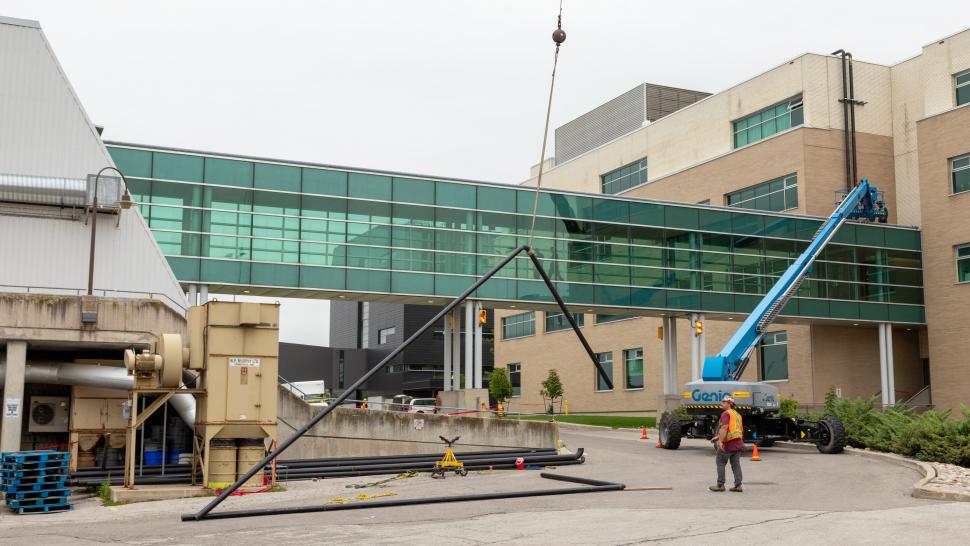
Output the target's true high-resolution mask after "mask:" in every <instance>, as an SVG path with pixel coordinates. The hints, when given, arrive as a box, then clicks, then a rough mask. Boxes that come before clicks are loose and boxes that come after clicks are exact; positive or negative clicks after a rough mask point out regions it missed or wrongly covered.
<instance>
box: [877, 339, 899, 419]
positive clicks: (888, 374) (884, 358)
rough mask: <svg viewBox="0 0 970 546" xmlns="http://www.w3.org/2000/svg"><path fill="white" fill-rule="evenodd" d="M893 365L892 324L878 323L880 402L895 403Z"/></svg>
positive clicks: (886, 404) (889, 404)
mask: <svg viewBox="0 0 970 546" xmlns="http://www.w3.org/2000/svg"><path fill="white" fill-rule="evenodd" d="M894 375H895V367H894V365H893V327H892V324H889V323H882V324H880V325H879V379H880V383H881V385H882V404H883V405H884V406H891V405H893V404H895V403H896V380H895V378H894V377H893V376H894Z"/></svg>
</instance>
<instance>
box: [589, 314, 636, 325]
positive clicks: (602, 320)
mask: <svg viewBox="0 0 970 546" xmlns="http://www.w3.org/2000/svg"><path fill="white" fill-rule="evenodd" d="M628 318H632V317H628V316H626V315H596V324H606V323H607V322H616V321H618V320H626V319H628Z"/></svg>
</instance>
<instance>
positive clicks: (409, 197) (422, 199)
mask: <svg viewBox="0 0 970 546" xmlns="http://www.w3.org/2000/svg"><path fill="white" fill-rule="evenodd" d="M393 184H394V191H393V195H394V201H396V202H398V203H421V204H425V205H433V204H434V182H432V181H430V180H417V179H414V178H395V179H394V180H393ZM428 210H430V211H432V214H433V211H434V209H432V208H429V209H428Z"/></svg>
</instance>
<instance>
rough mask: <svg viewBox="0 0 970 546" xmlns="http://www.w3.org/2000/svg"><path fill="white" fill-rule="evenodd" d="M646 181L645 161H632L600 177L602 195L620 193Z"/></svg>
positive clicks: (644, 159)
mask: <svg viewBox="0 0 970 546" xmlns="http://www.w3.org/2000/svg"><path fill="white" fill-rule="evenodd" d="M646 181H647V159H646V158H643V159H641V160H640V161H634V162H633V163H630V164H629V165H624V166H622V167H620V168H619V169H616V170H615V171H610V172H608V173H606V174H604V175H603V176H602V182H601V184H602V190H603V193H611V194H612V193H620V192H622V191H625V190H628V189H630V188H632V187H633V186H639V185H640V184H643V183H644V182H646Z"/></svg>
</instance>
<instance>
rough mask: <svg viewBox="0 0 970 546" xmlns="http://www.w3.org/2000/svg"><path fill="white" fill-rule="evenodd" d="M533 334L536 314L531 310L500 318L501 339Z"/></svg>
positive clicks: (534, 332)
mask: <svg viewBox="0 0 970 546" xmlns="http://www.w3.org/2000/svg"><path fill="white" fill-rule="evenodd" d="M535 334H536V314H535V313H533V312H532V311H529V312H528V313H521V314H518V315H512V316H510V317H503V318H502V339H515V338H517V337H527V336H534V335H535Z"/></svg>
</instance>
